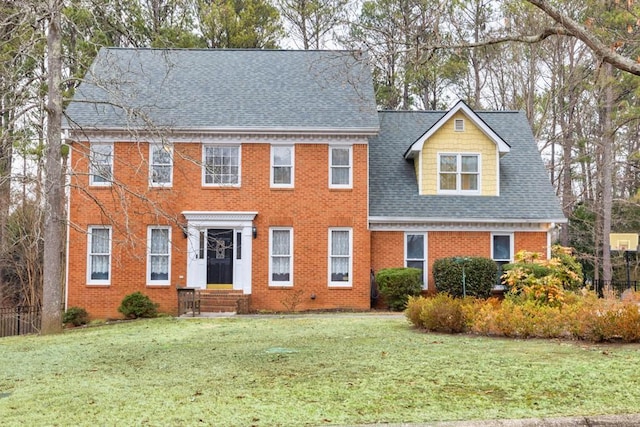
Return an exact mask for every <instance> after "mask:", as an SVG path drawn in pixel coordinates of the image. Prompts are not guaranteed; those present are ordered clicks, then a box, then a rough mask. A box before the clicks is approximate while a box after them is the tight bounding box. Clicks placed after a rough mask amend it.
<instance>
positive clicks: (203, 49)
mask: <svg viewBox="0 0 640 427" xmlns="http://www.w3.org/2000/svg"><path fill="white" fill-rule="evenodd" d="M104 49H106V50H130V51H183V52H269V53H273V52H300V53H302V52H327V53H328V52H336V53H340V52H344V53H352V52H362V51H361V50H360V49H260V48H207V47H124V46H105V47H104Z"/></svg>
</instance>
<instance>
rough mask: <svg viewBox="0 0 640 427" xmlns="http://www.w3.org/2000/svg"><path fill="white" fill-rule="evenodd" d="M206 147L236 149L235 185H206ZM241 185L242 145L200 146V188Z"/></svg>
mask: <svg viewBox="0 0 640 427" xmlns="http://www.w3.org/2000/svg"><path fill="white" fill-rule="evenodd" d="M208 147H229V148H237V149H238V182H237V183H235V184H216V183H211V184H208V183H207V179H206V175H207V165H206V158H207V156H206V151H207V148H208ZM241 183H242V145H241V144H202V186H203V187H240V185H241Z"/></svg>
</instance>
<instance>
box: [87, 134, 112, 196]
mask: <svg viewBox="0 0 640 427" xmlns="http://www.w3.org/2000/svg"><path fill="white" fill-rule="evenodd" d="M89 163H90V164H89V174H90V178H89V179H90V184H91V185H97V186H108V185H111V181H112V180H113V144H91V148H90V156H89Z"/></svg>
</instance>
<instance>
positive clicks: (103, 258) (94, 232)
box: [87, 226, 111, 285]
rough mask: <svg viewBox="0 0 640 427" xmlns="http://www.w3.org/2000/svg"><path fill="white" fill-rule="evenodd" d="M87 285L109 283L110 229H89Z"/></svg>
mask: <svg viewBox="0 0 640 427" xmlns="http://www.w3.org/2000/svg"><path fill="white" fill-rule="evenodd" d="M88 239H89V240H88V260H87V261H88V262H87V264H88V265H87V283H88V284H91V285H109V284H110V283H111V227H105V226H94V227H89V233H88Z"/></svg>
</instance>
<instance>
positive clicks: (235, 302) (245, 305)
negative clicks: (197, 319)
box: [198, 289, 250, 314]
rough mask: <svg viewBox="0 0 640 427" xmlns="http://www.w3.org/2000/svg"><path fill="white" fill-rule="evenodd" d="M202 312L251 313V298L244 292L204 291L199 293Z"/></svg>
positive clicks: (226, 290)
mask: <svg viewBox="0 0 640 427" xmlns="http://www.w3.org/2000/svg"><path fill="white" fill-rule="evenodd" d="M198 297H199V298H200V312H202V313H238V314H247V313H248V312H249V297H250V295H244V294H243V293H242V291H235V290H230V289H202V290H199V291H198Z"/></svg>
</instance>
